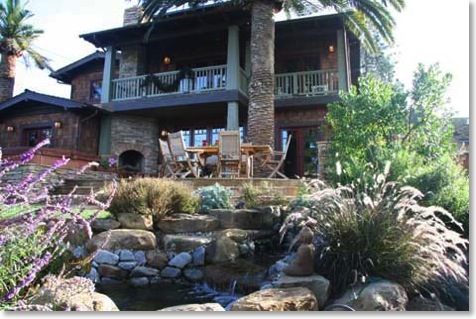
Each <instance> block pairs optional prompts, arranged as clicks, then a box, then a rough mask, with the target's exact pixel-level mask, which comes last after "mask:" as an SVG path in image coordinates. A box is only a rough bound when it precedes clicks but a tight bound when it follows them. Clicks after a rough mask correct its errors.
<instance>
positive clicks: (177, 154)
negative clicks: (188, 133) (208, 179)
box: [168, 131, 200, 178]
mask: <svg viewBox="0 0 476 319" xmlns="http://www.w3.org/2000/svg"><path fill="white" fill-rule="evenodd" d="M168 142H169V146H170V152H171V153H172V159H173V161H174V162H175V164H176V165H178V166H181V170H180V171H177V172H176V173H175V174H174V175H175V177H182V178H183V177H187V176H189V175H190V174H192V175H193V177H198V176H199V175H200V169H199V163H198V160H197V159H192V158H190V156H189V153H188V152H187V149H186V147H185V142H184V139H183V134H182V131H178V132H175V133H169V135H168Z"/></svg>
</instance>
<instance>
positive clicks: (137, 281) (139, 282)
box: [127, 277, 149, 287]
mask: <svg viewBox="0 0 476 319" xmlns="http://www.w3.org/2000/svg"><path fill="white" fill-rule="evenodd" d="M127 283H128V284H129V285H131V286H133V287H144V286H148V285H149V278H147V277H134V278H131V279H129V280H128V281H127Z"/></svg>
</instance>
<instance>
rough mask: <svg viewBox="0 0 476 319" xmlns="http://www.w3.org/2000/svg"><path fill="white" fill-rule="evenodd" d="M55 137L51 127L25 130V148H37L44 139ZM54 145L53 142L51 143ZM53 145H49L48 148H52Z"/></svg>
mask: <svg viewBox="0 0 476 319" xmlns="http://www.w3.org/2000/svg"><path fill="white" fill-rule="evenodd" d="M52 137H53V130H52V128H51V127H39V128H30V129H25V130H23V136H22V138H23V143H22V144H23V146H30V147H31V146H35V145H36V144H38V143H40V142H41V141H43V140H44V139H47V138H49V139H50V140H51V138H52ZM51 143H53V141H51ZM51 146H52V144H49V145H48V147H51Z"/></svg>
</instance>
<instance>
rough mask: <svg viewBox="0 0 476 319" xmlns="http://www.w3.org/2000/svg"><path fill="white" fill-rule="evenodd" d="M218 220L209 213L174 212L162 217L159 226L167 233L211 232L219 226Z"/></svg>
mask: <svg viewBox="0 0 476 319" xmlns="http://www.w3.org/2000/svg"><path fill="white" fill-rule="evenodd" d="M218 225H219V223H218V220H217V219H216V218H214V217H212V216H208V215H191V214H173V215H170V216H166V217H164V218H162V219H161V220H160V221H159V222H158V223H157V228H159V229H160V230H161V231H162V232H164V233H166V234H177V233H198V232H210V231H214V230H215V229H217V228H218Z"/></svg>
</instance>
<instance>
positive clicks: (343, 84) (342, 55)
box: [337, 30, 349, 91]
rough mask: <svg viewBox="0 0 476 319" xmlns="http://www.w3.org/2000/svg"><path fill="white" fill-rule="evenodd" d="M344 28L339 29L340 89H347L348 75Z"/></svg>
mask: <svg viewBox="0 0 476 319" xmlns="http://www.w3.org/2000/svg"><path fill="white" fill-rule="evenodd" d="M345 42H346V41H345V36H344V30H337V72H338V73H339V91H341V90H343V91H347V90H348V88H349V85H348V81H347V79H348V76H347V72H348V70H347V63H346V61H347V57H346V51H347V50H346V43H345Z"/></svg>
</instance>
